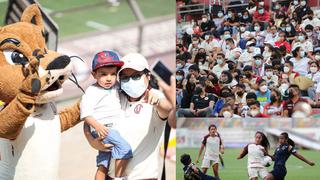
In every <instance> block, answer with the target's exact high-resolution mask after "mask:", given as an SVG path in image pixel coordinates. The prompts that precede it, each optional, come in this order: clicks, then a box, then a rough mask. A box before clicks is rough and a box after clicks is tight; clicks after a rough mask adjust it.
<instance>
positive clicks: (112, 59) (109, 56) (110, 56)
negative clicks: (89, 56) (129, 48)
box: [92, 51, 123, 71]
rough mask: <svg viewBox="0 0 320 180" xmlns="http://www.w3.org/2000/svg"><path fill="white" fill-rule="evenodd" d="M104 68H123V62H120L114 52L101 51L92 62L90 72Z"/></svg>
mask: <svg viewBox="0 0 320 180" xmlns="http://www.w3.org/2000/svg"><path fill="white" fill-rule="evenodd" d="M104 66H116V67H121V66H123V62H122V61H120V56H119V54H118V53H116V52H114V51H101V52H98V53H97V54H96V55H95V56H94V58H93V61H92V70H93V71H94V70H97V69H98V68H101V67H104Z"/></svg>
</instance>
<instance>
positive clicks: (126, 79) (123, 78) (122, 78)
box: [120, 71, 146, 82]
mask: <svg viewBox="0 0 320 180" xmlns="http://www.w3.org/2000/svg"><path fill="white" fill-rule="evenodd" d="M144 74H146V72H145V71H142V72H137V73H134V74H132V75H131V76H124V75H122V76H120V81H121V82H129V80H130V79H132V80H134V81H137V80H140V79H141V76H142V75H144Z"/></svg>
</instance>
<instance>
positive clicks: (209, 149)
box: [202, 135, 221, 160]
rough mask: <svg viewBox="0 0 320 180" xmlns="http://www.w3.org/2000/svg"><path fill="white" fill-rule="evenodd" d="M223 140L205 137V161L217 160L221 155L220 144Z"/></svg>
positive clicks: (215, 137)
mask: <svg viewBox="0 0 320 180" xmlns="http://www.w3.org/2000/svg"><path fill="white" fill-rule="evenodd" d="M220 141H221V139H220V138H219V137H218V136H214V137H212V136H209V135H207V136H205V137H204V138H203V141H202V144H204V145H205V147H206V149H205V153H204V157H203V159H209V160H216V159H217V158H219V154H220V143H221V142H220Z"/></svg>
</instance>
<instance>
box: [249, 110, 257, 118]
mask: <svg viewBox="0 0 320 180" xmlns="http://www.w3.org/2000/svg"><path fill="white" fill-rule="evenodd" d="M250 114H251V116H252V117H255V116H257V115H258V114H259V111H258V110H250Z"/></svg>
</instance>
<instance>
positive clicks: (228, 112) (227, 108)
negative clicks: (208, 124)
mask: <svg viewBox="0 0 320 180" xmlns="http://www.w3.org/2000/svg"><path fill="white" fill-rule="evenodd" d="M219 117H223V118H241V116H239V115H237V114H234V111H233V109H232V106H231V105H230V104H224V105H223V106H222V109H221V111H220V113H219Z"/></svg>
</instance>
